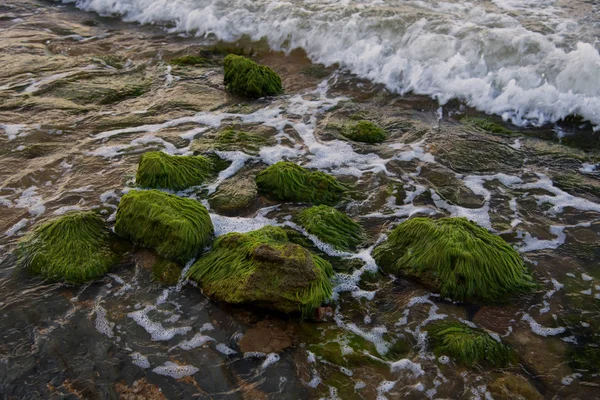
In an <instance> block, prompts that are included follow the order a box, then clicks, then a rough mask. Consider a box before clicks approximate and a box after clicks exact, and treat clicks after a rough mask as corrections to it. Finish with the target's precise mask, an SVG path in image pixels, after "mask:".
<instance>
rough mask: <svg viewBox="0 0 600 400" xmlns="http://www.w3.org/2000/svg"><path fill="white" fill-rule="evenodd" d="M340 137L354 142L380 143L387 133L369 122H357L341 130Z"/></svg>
mask: <svg viewBox="0 0 600 400" xmlns="http://www.w3.org/2000/svg"><path fill="white" fill-rule="evenodd" d="M342 135H344V136H346V137H347V138H348V139H351V140H354V141H355V142H362V143H381V142H383V141H384V140H385V139H386V138H387V135H388V134H387V132H386V130H385V129H383V128H381V127H380V126H379V125H377V124H375V123H374V122H371V121H366V120H362V121H358V122H356V123H355V124H352V125H350V126H345V127H344V128H343V129H342Z"/></svg>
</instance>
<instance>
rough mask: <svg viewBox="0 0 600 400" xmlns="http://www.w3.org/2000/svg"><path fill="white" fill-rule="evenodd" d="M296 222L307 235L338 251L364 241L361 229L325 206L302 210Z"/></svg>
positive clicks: (343, 215) (347, 217) (336, 211)
mask: <svg viewBox="0 0 600 400" xmlns="http://www.w3.org/2000/svg"><path fill="white" fill-rule="evenodd" d="M296 220H297V221H298V223H299V224H300V225H301V226H302V227H304V228H305V229H306V230H307V231H308V233H310V234H312V235H315V236H316V237H318V238H319V239H320V240H322V241H323V242H325V243H329V244H331V245H333V246H334V247H335V248H337V249H339V250H349V249H352V248H355V247H356V246H358V245H359V244H360V243H361V242H362V241H363V240H364V239H365V234H364V231H363V229H362V227H361V226H360V225H359V224H357V223H356V222H355V221H354V220H353V219H352V218H350V217H349V216H347V215H346V214H344V213H342V212H340V211H338V210H336V209H335V208H333V207H329V206H326V205H320V206H314V207H311V208H307V209H305V210H302V211H301V212H300V213H299V214H298V215H297V216H296Z"/></svg>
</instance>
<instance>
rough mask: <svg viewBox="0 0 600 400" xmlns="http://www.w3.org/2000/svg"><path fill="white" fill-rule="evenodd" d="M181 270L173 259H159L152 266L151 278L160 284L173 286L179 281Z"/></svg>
mask: <svg viewBox="0 0 600 400" xmlns="http://www.w3.org/2000/svg"><path fill="white" fill-rule="evenodd" d="M182 270H183V269H182V268H181V267H180V266H179V264H177V263H175V262H173V261H169V260H160V261H157V262H155V263H154V265H153V266H152V279H153V280H154V281H157V282H160V283H162V284H165V285H169V286H173V285H175V284H177V282H178V281H179V277H180V276H181V271H182Z"/></svg>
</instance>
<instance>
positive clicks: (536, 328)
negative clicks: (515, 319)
mask: <svg viewBox="0 0 600 400" xmlns="http://www.w3.org/2000/svg"><path fill="white" fill-rule="evenodd" d="M521 320H523V321H526V322H528V323H529V327H530V328H531V331H532V332H533V333H535V334H537V335H540V336H544V337H546V336H556V335H560V334H561V333H564V332H565V331H566V329H565V328H564V327H562V326H559V327H556V328H548V327H545V326H542V325H540V324H539V323H538V322H537V321H536V320H534V319H533V317H532V316H531V315H529V314H527V313H525V314H523V316H522V317H521Z"/></svg>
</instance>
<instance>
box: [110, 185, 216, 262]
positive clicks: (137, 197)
mask: <svg viewBox="0 0 600 400" xmlns="http://www.w3.org/2000/svg"><path fill="white" fill-rule="evenodd" d="M213 231H214V228H213V224H212V221H211V219H210V216H209V215H208V211H207V210H206V208H204V206H203V205H201V204H200V203H199V202H197V201H196V200H192V199H186V198H182V197H178V196H175V195H172V194H168V193H164V192H160V191H158V190H139V191H138V190H136V191H132V192H129V193H127V194H126V195H124V196H123V198H122V199H121V202H120V203H119V208H118V209H117V220H116V223H115V232H116V233H117V234H118V235H120V236H123V237H125V238H127V239H129V240H131V241H132V242H134V243H136V244H138V245H141V246H143V247H149V248H153V249H155V250H156V252H157V253H158V254H159V255H161V256H162V257H164V258H166V259H169V260H172V261H176V262H180V263H182V264H183V263H185V262H187V261H188V260H190V259H191V258H193V257H195V256H196V255H197V254H198V252H199V251H200V250H202V249H203V248H204V247H206V246H208V245H209V244H210V242H211V240H212V237H213Z"/></svg>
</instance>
